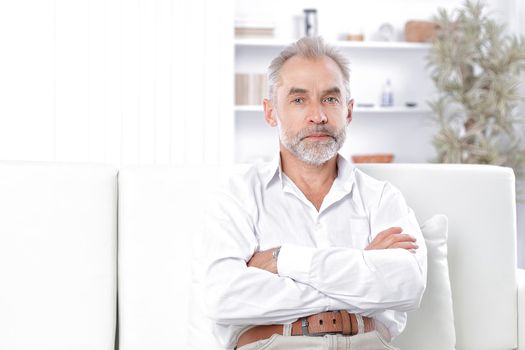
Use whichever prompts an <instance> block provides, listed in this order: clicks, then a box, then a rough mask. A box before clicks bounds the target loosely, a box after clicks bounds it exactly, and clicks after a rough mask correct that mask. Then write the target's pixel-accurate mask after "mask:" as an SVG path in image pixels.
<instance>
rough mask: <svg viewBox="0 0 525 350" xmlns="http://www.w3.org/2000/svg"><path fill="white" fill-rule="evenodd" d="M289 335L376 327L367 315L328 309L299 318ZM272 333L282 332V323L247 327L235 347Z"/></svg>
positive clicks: (359, 330) (347, 332)
mask: <svg viewBox="0 0 525 350" xmlns="http://www.w3.org/2000/svg"><path fill="white" fill-rule="evenodd" d="M361 319H362V322H361ZM291 328H292V329H291V335H306V336H323V335H325V334H343V335H356V334H357V333H360V332H370V331H373V330H375V329H376V327H375V324H374V320H373V319H372V318H369V317H362V316H359V315H358V316H356V315H355V314H351V313H348V312H346V311H343V310H342V311H328V312H321V313H318V314H315V315H311V316H307V317H303V318H300V319H299V320H297V321H295V322H294V323H292V327H291ZM274 334H280V335H283V334H284V326H283V325H282V324H275V325H268V326H256V327H254V328H250V329H248V330H247V331H246V332H244V333H243V334H242V335H241V336H240V337H239V341H237V349H238V348H240V347H241V346H243V345H246V344H250V343H253V342H256V341H258V340H262V339H268V338H270V337H271V336H272V335H274Z"/></svg>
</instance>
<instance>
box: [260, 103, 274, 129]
mask: <svg viewBox="0 0 525 350" xmlns="http://www.w3.org/2000/svg"><path fill="white" fill-rule="evenodd" d="M263 105H264V120H265V121H266V123H267V124H268V125H270V126H271V127H275V126H277V118H276V113H274V110H273V108H274V106H273V102H272V100H270V99H267V98H265V99H264V101H263Z"/></svg>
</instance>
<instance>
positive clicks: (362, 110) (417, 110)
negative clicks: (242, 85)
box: [234, 105, 430, 114]
mask: <svg viewBox="0 0 525 350" xmlns="http://www.w3.org/2000/svg"><path fill="white" fill-rule="evenodd" d="M234 109H235V112H262V111H263V107H262V106H258V105H243V106H235V108H234ZM354 112H355V113H358V114H401V113H410V114H426V113H430V109H428V108H421V107H402V106H394V107H370V108H366V107H356V108H354Z"/></svg>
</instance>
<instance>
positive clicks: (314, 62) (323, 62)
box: [278, 56, 344, 90]
mask: <svg viewBox="0 0 525 350" xmlns="http://www.w3.org/2000/svg"><path fill="white" fill-rule="evenodd" d="M279 78H280V79H279V82H278V86H279V87H284V88H285V90H289V89H290V88H292V87H293V88H302V89H308V87H309V86H311V85H312V84H315V85H317V86H319V85H324V86H319V87H320V88H321V89H323V90H326V89H332V88H334V87H338V88H339V89H341V88H342V86H343V85H344V82H343V74H342V72H341V69H340V68H339V66H338V65H337V63H335V61H334V60H332V59H331V58H330V57H327V56H323V57H322V58H315V59H312V58H305V57H301V56H294V57H292V58H290V59H289V60H288V61H286V62H285V63H284V65H283V67H282V69H281V72H280V75H279Z"/></svg>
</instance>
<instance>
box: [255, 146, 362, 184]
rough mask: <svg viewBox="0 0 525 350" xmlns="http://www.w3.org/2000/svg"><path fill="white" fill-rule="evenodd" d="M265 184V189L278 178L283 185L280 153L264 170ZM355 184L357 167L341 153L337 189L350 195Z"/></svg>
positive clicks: (335, 182) (338, 159)
mask: <svg viewBox="0 0 525 350" xmlns="http://www.w3.org/2000/svg"><path fill="white" fill-rule="evenodd" d="M262 176H263V178H262V180H263V184H264V186H265V188H268V185H269V184H270V183H271V182H272V181H273V180H275V179H276V178H277V177H278V178H279V180H280V181H281V183H282V168H281V156H280V154H279V153H278V154H277V155H276V156H275V157H274V158H273V159H272V160H271V161H270V162H269V163H267V165H266V167H265V168H264V170H263V174H262ZM354 182H355V166H354V165H353V164H352V163H350V162H349V161H348V160H347V159H346V158H345V157H344V156H343V155H341V153H338V154H337V178H336V179H335V181H334V185H333V187H334V188H335V189H338V190H341V191H344V192H346V193H350V191H351V190H352V187H353V185H354Z"/></svg>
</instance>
